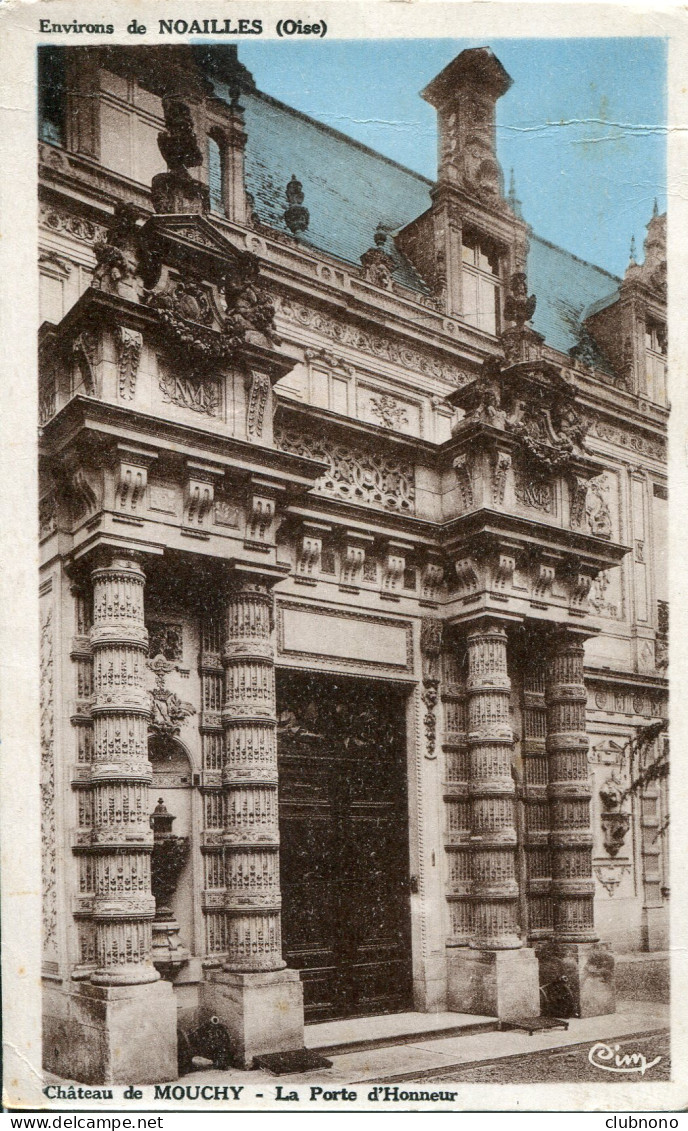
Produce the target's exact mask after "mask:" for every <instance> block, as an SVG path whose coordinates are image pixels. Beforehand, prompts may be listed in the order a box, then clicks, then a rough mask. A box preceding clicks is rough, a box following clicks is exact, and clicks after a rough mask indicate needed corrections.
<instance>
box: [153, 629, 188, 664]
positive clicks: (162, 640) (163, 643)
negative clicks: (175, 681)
mask: <svg viewBox="0 0 688 1131" xmlns="http://www.w3.org/2000/svg"><path fill="white" fill-rule="evenodd" d="M183 640H184V636H183V631H182V626H181V624H170V623H169V622H163V621H150V622H149V623H148V641H149V646H148V651H149V654H150V655H151V656H153V657H156V656H162V657H163V659H165V660H169V661H170V662H172V663H175V662H176V661H177V660H181V659H183V656H184V650H183Z"/></svg>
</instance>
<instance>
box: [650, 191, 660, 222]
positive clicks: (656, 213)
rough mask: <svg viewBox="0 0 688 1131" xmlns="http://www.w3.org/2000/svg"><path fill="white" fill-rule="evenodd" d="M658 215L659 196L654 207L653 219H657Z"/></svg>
mask: <svg viewBox="0 0 688 1131" xmlns="http://www.w3.org/2000/svg"><path fill="white" fill-rule="evenodd" d="M657 216H659V205H658V204H657V197H655V203H654V206H653V208H652V219H653V220H654V219H656V217H657Z"/></svg>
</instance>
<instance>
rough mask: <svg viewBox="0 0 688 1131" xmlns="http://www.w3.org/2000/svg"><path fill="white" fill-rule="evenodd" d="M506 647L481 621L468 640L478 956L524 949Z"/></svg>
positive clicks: (494, 627) (497, 630)
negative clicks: (484, 952) (519, 913)
mask: <svg viewBox="0 0 688 1131" xmlns="http://www.w3.org/2000/svg"><path fill="white" fill-rule="evenodd" d="M506 646H507V638H506V632H505V631H504V629H503V628H502V627H501V626H500V625H499V624H497V623H494V622H488V621H484V622H482V623H481V624H480V625H479V626H477V627H476V628H473V629H471V630H470V631H469V633H468V680H467V684H466V689H467V692H468V736H467V737H468V749H469V759H470V786H469V792H470V824H471V840H470V844H471V877H472V883H471V899H472V902H473V911H474V914H473V936H472V939H471V946H473V947H475V948H477V949H479V950H511V949H516V948H518V947H520V946H521V945H522V941H521V939H520V937H519V933H518V925H517V911H518V884H517V881H516V825H515V811H514V793H515V786H514V781H513V778H512V776H511V758H512V748H513V734H512V731H511V724H510V717H509V702H510V687H511V681H510V679H509V676H508V674H507V658H506Z"/></svg>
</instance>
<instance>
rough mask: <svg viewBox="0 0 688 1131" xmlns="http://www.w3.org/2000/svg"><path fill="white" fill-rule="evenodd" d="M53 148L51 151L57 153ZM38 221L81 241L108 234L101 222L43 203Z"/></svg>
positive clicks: (42, 225)
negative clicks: (97, 222) (94, 221)
mask: <svg viewBox="0 0 688 1131" xmlns="http://www.w3.org/2000/svg"><path fill="white" fill-rule="evenodd" d="M56 152H57V151H56V150H51V153H56ZM38 223H39V226H40V227H41V228H46V229H47V230H48V231H51V232H65V233H67V234H68V235H69V236H72V237H73V238H74V239H76V240H79V241H80V242H81V243H90V244H92V243H94V242H95V241H96V240H101V239H103V238H104V237H105V236H106V235H107V229H106V228H105V227H103V226H102V225H101V224H94V223H93V222H92V221H91V220H86V219H84V217H83V216H77V215H74V214H73V213H71V212H65V211H63V210H62V209H61V208H54V207H51V206H49V205H47V204H44V203H41V205H40V208H39V217H38Z"/></svg>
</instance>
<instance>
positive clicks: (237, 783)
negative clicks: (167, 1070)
mask: <svg viewBox="0 0 688 1131" xmlns="http://www.w3.org/2000/svg"><path fill="white" fill-rule="evenodd" d="M283 572H284V571H281V570H279V569H276V568H275V567H273V568H272V569H270V568H269V567H264V566H261V567H257V566H256V567H251V566H238V567H237V568H236V570H235V571H234V574H233V576H232V578H231V581H230V585H229V590H228V593H227V600H226V619H225V640H224V647H223V657H222V658H223V664H224V667H225V705H224V708H223V712H222V718H223V726H224V730H225V763H224V767H223V775H222V778H223V786H224V794H225V825H224V828H225V835H224V843H225V884H226V898H225V913H226V929H227V960H226V962H225V964H224V967H223V972H222V974H219V975H214V976H213V981H212V983H211V986H210V987H209V991H210V997H211V1000H212V1003H213V1004H212V1008H213V1010H214V1011H215V1012H216V1013H219V1015H220V1016H221V1017H222V1019H223V1021H224V1022H225V1024H227V1025H228V1027H229V1028H230V1031H231V1032H232V1033H233V1035H234V1039H235V1043H236V1045H237V1047H238V1050H239V1056H240V1058H241V1060H242V1063H244V1064H245V1065H247V1066H250V1064H251V1063H252V1061H253V1057H254V1056H256V1055H258V1054H259V1053H263V1052H279V1051H284V1050H287V1049H294V1048H301V1047H302V1046H303V992H302V988H301V982H300V979H299V976H298V973H297V972H296V971H294V970H286V969H285V965H286V964H285V962H284V960H283V958H282V941H281V927H280V908H281V896H280V880H279V822H278V818H279V810H278V789H277V746H276V733H275V732H276V727H277V708H276V703H275V654H274V643H273V622H274V617H273V595H272V586H273V585H274V583H275V582H276V581H278V580H279V579H280V578H281V577H282V576H283Z"/></svg>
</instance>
